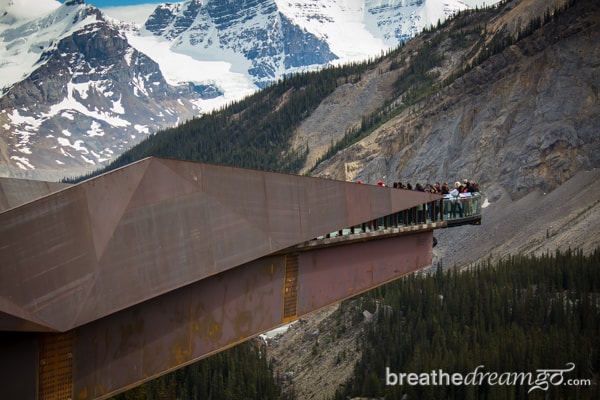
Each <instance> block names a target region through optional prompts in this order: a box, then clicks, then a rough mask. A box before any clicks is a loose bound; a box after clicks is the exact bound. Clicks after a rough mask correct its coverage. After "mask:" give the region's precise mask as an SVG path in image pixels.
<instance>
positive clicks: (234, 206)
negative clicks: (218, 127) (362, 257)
mask: <svg viewBox="0 0 600 400" xmlns="http://www.w3.org/2000/svg"><path fill="white" fill-rule="evenodd" d="M433 198H436V197H435V196H433V195H430V194H426V193H419V192H412V191H400V190H396V189H390V188H382V187H377V186H372V185H359V184H355V183H350V182H340V181H332V180H325V179H317V178H309V177H302V176H295V175H286V174H277V173H267V172H263V171H254V170H247V169H240V168H232V167H222V166H216V165H209V164H200V163H190V162H181V161H175V160H165V159H155V158H150V159H146V160H142V161H140V162H138V163H134V164H132V165H130V166H127V167H124V168H121V169H119V170H116V171H113V172H111V173H107V174H105V175H102V176H99V177H97V178H94V179H91V180H89V181H86V182H83V183H81V184H78V185H74V186H72V187H69V188H66V189H64V190H61V191H59V192H57V193H54V194H51V195H49V196H46V197H43V198H41V199H39V200H37V201H33V202H31V203H28V204H25V205H22V206H21V207H17V208H13V209H11V210H8V211H6V212H3V213H0V278H2V279H1V280H0V313H2V312H3V313H5V314H10V315H14V316H16V317H17V318H19V319H22V320H27V321H29V322H32V323H34V324H39V325H40V326H45V327H46V328H47V330H58V331H66V330H69V329H71V328H74V327H77V326H80V325H82V324H85V323H88V322H91V321H93V320H95V319H98V318H101V317H103V316H106V315H109V314H110V313H113V312H117V311H119V310H122V309H124V308H127V307H130V306H132V305H134V304H138V303H140V302H143V301H146V300H148V299H150V298H152V297H156V296H159V295H161V294H163V293H166V292H169V291H172V290H176V289H177V288H180V287H182V286H185V285H189V284H191V283H193V282H196V281H198V280H201V279H204V278H206V277H208V276H211V275H214V274H216V273H219V272H222V271H224V270H227V269H230V268H234V267H236V266H237V265H240V264H244V263H247V262H249V261H252V260H255V259H258V258H260V257H263V256H265V255H268V254H271V253H274V252H277V251H281V250H284V249H285V248H288V247H290V246H293V245H296V244H298V243H302V242H304V241H307V240H310V239H312V238H314V237H317V236H319V235H323V234H327V233H329V232H333V231H337V230H339V229H342V228H345V227H349V226H351V225H356V224H358V223H361V222H365V221H366V220H370V219H374V218H377V217H381V216H383V215H387V214H391V213H393V212H395V211H398V210H399V209H396V208H395V207H403V208H409V207H412V206H415V205H417V204H420V203H423V202H425V201H429V200H431V199H433ZM392 205H393V206H394V207H392ZM8 299H10V301H8ZM4 320H5V321H6V323H7V324H11V325H12V326H13V327H18V326H22V327H25V326H27V324H16V323H15V321H14V320H10V318H6V319H4Z"/></svg>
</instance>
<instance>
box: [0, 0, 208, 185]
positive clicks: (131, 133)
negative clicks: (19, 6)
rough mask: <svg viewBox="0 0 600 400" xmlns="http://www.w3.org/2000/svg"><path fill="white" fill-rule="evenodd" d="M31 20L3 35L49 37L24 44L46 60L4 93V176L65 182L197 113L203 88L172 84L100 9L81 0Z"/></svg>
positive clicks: (0, 135)
mask: <svg viewBox="0 0 600 400" xmlns="http://www.w3.org/2000/svg"><path fill="white" fill-rule="evenodd" d="M30 25H31V26H30V27H28V26H27V25H25V26H18V27H16V28H14V29H12V30H10V29H9V30H6V31H4V32H2V39H3V40H4V41H5V42H11V43H13V44H12V46H13V47H15V48H17V47H18V46H20V45H21V43H26V40H24V39H20V38H19V37H18V33H19V32H21V31H23V30H25V31H27V30H34V31H37V32H38V33H37V35H38V36H42V35H43V36H45V37H47V38H48V43H43V44H40V45H36V46H37V47H36V46H30V47H29V48H27V47H23V52H31V51H32V50H31V49H32V47H36V48H37V49H38V50H39V51H40V55H39V60H38V61H37V63H36V66H35V68H34V69H33V71H32V72H31V73H30V74H29V75H28V76H26V77H25V78H24V79H22V80H20V81H18V82H16V83H15V84H13V85H11V86H9V87H8V88H5V91H4V93H3V94H4V95H3V96H1V97H0V110H1V111H0V164H3V165H7V166H8V168H3V171H2V174H4V175H13V176H25V177H29V176H33V175H32V174H35V176H36V177H38V178H46V179H57V178H60V177H62V176H64V175H65V174H66V173H74V174H77V173H78V172H81V171H84V170H86V169H95V168H99V167H100V166H101V165H102V163H104V162H106V161H107V160H109V159H110V158H112V157H113V156H114V155H116V154H119V153H121V152H122V151H123V150H125V149H127V148H129V147H131V146H132V145H134V144H136V143H137V142H139V141H140V140H141V139H143V138H144V137H145V136H146V135H148V134H150V133H152V132H155V131H156V130H158V129H160V128H163V127H166V126H172V125H174V124H176V123H177V122H179V121H180V120H181V119H183V118H186V116H187V118H191V117H192V116H193V115H194V114H195V113H196V112H197V110H196V107H195V106H194V104H193V103H192V101H193V99H195V98H200V97H201V96H202V95H201V94H200V93H198V88H193V87H187V86H180V87H173V86H170V85H169V84H167V82H166V81H165V79H164V77H163V75H162V73H161V71H160V68H159V66H158V64H157V63H156V62H154V61H153V60H151V59H150V58H148V57H147V56H146V55H144V54H143V53H140V52H139V51H137V50H135V49H134V48H133V47H131V45H130V44H129V43H128V41H127V39H126V37H125V35H124V34H123V32H122V30H121V29H119V26H118V25H114V24H111V23H108V22H107V21H106V20H105V19H104V17H103V15H102V14H101V13H100V11H99V10H98V9H96V8H94V7H90V6H86V5H84V4H83V3H82V2H78V1H73V2H69V3H66V4H64V5H63V6H61V7H60V8H59V9H57V10H56V11H55V12H54V13H52V14H50V15H49V16H48V17H47V18H46V20H42V21H41V22H38V21H34V22H32V23H30ZM40 25H43V26H42V27H40ZM61 26H62V28H61V29H62V30H63V33H62V34H57V32H58V31H57V29H58V28H57V27H61ZM45 31H47V32H46V34H44V32H45ZM22 34H24V33H22ZM53 36H54V37H53ZM29 40H30V41H31V39H29ZM39 170H43V171H45V175H40V174H38V173H37V172H38V171H39ZM53 171H57V174H58V177H57V176H53ZM65 171H69V172H65Z"/></svg>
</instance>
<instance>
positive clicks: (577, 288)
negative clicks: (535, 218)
mask: <svg viewBox="0 0 600 400" xmlns="http://www.w3.org/2000/svg"><path fill="white" fill-rule="evenodd" d="M368 299H370V301H371V303H372V308H374V305H373V304H374V302H375V301H376V300H379V301H380V302H381V303H383V304H386V305H389V306H391V308H392V310H393V311H392V313H391V314H383V315H382V317H380V319H379V320H378V321H377V322H376V323H375V324H372V325H370V327H369V330H368V332H367V334H366V335H365V337H364V340H363V343H362V344H361V347H362V348H363V349H364V351H363V356H362V359H361V360H360V361H359V362H358V363H357V365H356V367H355V372H354V377H353V378H352V380H351V384H350V385H349V386H347V387H343V388H341V389H340V390H339V391H338V393H337V395H336V396H335V399H346V398H348V397H349V396H350V397H354V396H357V397H358V396H366V397H381V396H384V397H385V398H386V399H404V398H407V399H420V398H423V399H425V398H426V399H435V398H439V399H475V398H486V399H524V398H539V399H542V398H553V399H554V398H564V399H566V398H581V399H597V398H600V397H599V395H600V388H599V387H598V385H597V379H598V374H599V372H600V249H597V250H596V251H595V252H594V253H592V254H590V255H583V254H582V253H580V252H571V251H569V252H567V253H564V254H563V253H559V252H557V253H556V254H554V255H547V256H541V257H524V256H522V257H510V258H508V259H506V260H504V261H501V262H499V263H497V264H495V265H491V264H490V263H487V264H485V265H481V266H479V267H477V268H474V269H472V270H469V271H464V272H457V271H455V270H450V271H447V272H443V271H442V269H441V268H438V271H437V272H436V273H435V274H433V275H417V274H412V275H410V276H408V277H406V278H404V279H401V280H399V281H396V282H393V283H391V284H388V285H386V286H382V287H381V288H378V289H375V290H373V291H371V292H370V293H369V294H368ZM570 362H572V363H574V364H575V366H576V368H575V370H574V371H572V372H569V373H568V376H565V378H580V379H592V382H593V385H592V387H589V386H566V385H563V386H553V387H551V388H550V389H549V390H548V392H544V391H542V390H536V391H534V392H532V393H530V394H529V395H528V394H527V391H528V390H529V387H528V386H520V385H518V386H514V385H513V386H488V385H483V386H475V385H472V386H468V385H460V386H456V385H447V386H431V385H430V386H425V385H423V386H418V385H416V386H410V385H404V386H386V385H385V370H386V367H389V368H390V371H395V372H396V373H398V372H406V373H410V372H413V373H422V372H426V373H428V372H430V371H432V370H435V371H438V370H440V369H441V370H443V371H445V372H449V373H461V374H464V375H466V374H467V373H469V372H472V371H473V370H475V368H476V367H477V366H479V365H483V366H484V371H487V372H491V371H495V372H498V373H502V372H517V373H518V372H525V373H527V372H532V373H533V374H534V377H535V376H536V370H537V369H556V368H566V365H567V363H570ZM404 396H407V397H404ZM548 396H549V397H548Z"/></svg>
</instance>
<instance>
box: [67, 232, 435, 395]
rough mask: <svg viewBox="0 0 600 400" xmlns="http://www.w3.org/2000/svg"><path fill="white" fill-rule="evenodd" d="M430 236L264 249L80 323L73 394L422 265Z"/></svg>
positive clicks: (242, 336)
mask: <svg viewBox="0 0 600 400" xmlns="http://www.w3.org/2000/svg"><path fill="white" fill-rule="evenodd" d="M432 237H433V235H432V231H428V232H419V233H416V234H410V235H403V236H397V237H394V238H388V239H375V240H367V241H362V242H355V243H354V244H352V245H337V246H333V247H330V248H320V249H314V250H308V251H303V252H299V253H293V254H289V255H281V256H277V257H267V258H263V259H260V260H256V261H253V262H250V263H248V264H244V265H242V266H239V267H237V268H235V269H233V270H228V271H225V272H223V273H220V274H218V275H215V276H212V277H209V278H206V279H204V280H202V281H200V282H197V283H194V284H192V285H190V286H187V287H185V288H181V289H179V290H176V291H173V292H170V293H167V294H165V295H163V296H161V297H158V298H155V299H151V300H149V301H147V302H144V303H142V304H139V305H136V306H133V307H131V308H129V309H126V310H123V311H121V312H118V313H115V314H112V315H111V316H109V317H106V318H103V319H100V320H97V321H94V322H93V323H90V324H87V325H84V326H82V327H79V328H77V329H76V330H75V334H76V337H77V340H76V346H75V348H74V357H75V358H76V359H77V363H76V368H75V370H74V381H75V384H74V387H75V396H76V397H77V398H78V399H81V400H84V399H93V398H106V397H109V396H110V395H112V394H114V393H117V392H120V391H123V390H125V389H126V388H129V387H132V386H135V385H137V384H139V383H141V382H142V381H145V380H148V379H151V378H154V377H157V376H159V375H162V374H164V373H166V372H168V371H170V370H173V369H176V368H179V367H181V366H183V365H185V364H188V363H191V362H194V361H196V360H199V359H201V358H204V357H206V356H208V355H210V354H213V353H214V352H217V351H220V350H222V349H225V348H227V347H230V346H232V345H234V344H237V343H240V342H242V341H244V340H246V339H248V338H251V337H253V336H255V335H257V334H259V333H261V332H264V331H267V330H270V329H273V328H275V327H277V326H279V325H281V324H283V323H285V322H289V321H290V320H293V319H296V318H298V317H301V316H303V315H306V314H309V313H311V312H314V311H316V310H318V309H320V308H322V307H325V306H327V305H330V304H333V303H336V302H338V301H340V300H342V299H345V298H347V297H350V296H353V295H356V294H358V293H361V292H364V291H366V290H369V289H371V288H374V287H376V286H379V285H381V284H383V283H385V282H388V281H390V280H393V279H397V278H399V277H401V276H404V275H406V274H408V273H410V272H413V271H416V270H418V269H421V268H424V267H427V266H429V265H430V262H431V245H432ZM286 260H287V261H286ZM293 260H296V262H294V261H293ZM292 270H293V271H292ZM286 278H290V279H292V280H294V281H295V282H293V284H291V283H290V282H288V279H286ZM290 285H291V286H290ZM286 301H287V302H288V303H289V304H287V307H292V308H293V310H292V308H286ZM290 304H292V305H291V306H290ZM286 312H287V314H286Z"/></svg>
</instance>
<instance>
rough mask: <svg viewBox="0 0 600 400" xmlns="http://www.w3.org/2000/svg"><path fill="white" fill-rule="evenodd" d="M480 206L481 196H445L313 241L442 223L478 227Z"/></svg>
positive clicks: (472, 194) (467, 194)
mask: <svg viewBox="0 0 600 400" xmlns="http://www.w3.org/2000/svg"><path fill="white" fill-rule="evenodd" d="M481 204H482V196H481V194H480V193H465V194H460V195H459V196H458V197H453V196H450V195H446V196H445V197H444V198H443V199H441V200H435V201H432V202H429V203H424V204H421V205H418V206H416V207H413V208H409V209H407V210H402V211H399V212H397V213H394V214H390V215H386V216H384V217H381V218H377V219H374V220H370V221H366V222H363V223H362V224H359V225H355V226H352V227H348V228H344V229H340V230H338V231H335V232H331V233H328V234H326V235H323V236H319V237H317V238H316V239H324V238H334V237H340V236H348V235H354V234H359V233H368V232H376V231H383V230H385V229H392V228H404V227H407V226H411V225H420V224H429V223H433V222H442V221H446V222H447V224H446V226H448V227H451V226H458V225H466V224H473V225H479V224H480V223H481Z"/></svg>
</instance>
